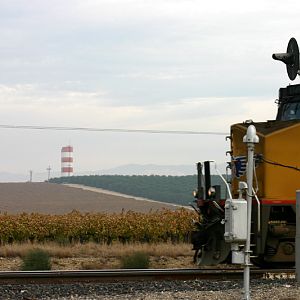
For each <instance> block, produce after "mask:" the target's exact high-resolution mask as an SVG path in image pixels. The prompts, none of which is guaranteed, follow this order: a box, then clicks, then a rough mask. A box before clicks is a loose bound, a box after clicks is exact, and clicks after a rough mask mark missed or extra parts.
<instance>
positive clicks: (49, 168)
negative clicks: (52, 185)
mask: <svg viewBox="0 0 300 300" xmlns="http://www.w3.org/2000/svg"><path fill="white" fill-rule="evenodd" d="M46 170H47V171H48V181H49V179H50V171H51V167H50V166H49V167H48V168H47V169H46Z"/></svg>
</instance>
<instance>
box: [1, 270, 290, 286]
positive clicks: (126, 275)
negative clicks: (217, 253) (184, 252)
mask: <svg viewBox="0 0 300 300" xmlns="http://www.w3.org/2000/svg"><path fill="white" fill-rule="evenodd" d="M242 277H243V269H147V270H144V269H126V270H124V269H123V270H80V271H71V270H70V271H22V272H19V271H5V272H0V284H7V283H9V284H14V283H15V284H20V283H35V284H42V283H58V284H59V283H76V282H114V281H142V280H143V281H146V280H148V281H155V280H193V279H203V280H232V279H242ZM294 277H295V270H294V269H252V270H251V278H271V279H273V278H294Z"/></svg>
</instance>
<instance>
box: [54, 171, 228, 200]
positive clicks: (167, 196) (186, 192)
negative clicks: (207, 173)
mask: <svg viewBox="0 0 300 300" xmlns="http://www.w3.org/2000/svg"><path fill="white" fill-rule="evenodd" d="M49 182H52V183H72V184H82V185H86V186H91V187H96V188H103V189H106V190H110V191H114V192H119V193H123V194H128V195H132V196H137V197H143V198H149V199H152V200H157V201H162V202H168V203H176V204H181V205H188V204H189V203H191V202H192V201H193V200H194V198H193V196H192V192H193V190H195V189H196V188H197V176H196V175H187V176H161V175H131V176H129V175H85V176H70V177H60V178H51V179H50V180H49ZM212 184H221V185H222V193H223V194H224V193H225V192H224V190H225V188H224V184H223V182H222V181H221V179H220V177H219V176H212Z"/></svg>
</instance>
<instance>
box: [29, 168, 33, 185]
mask: <svg viewBox="0 0 300 300" xmlns="http://www.w3.org/2000/svg"><path fill="white" fill-rule="evenodd" d="M29 182H32V170H29Z"/></svg>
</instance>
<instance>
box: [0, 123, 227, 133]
mask: <svg viewBox="0 0 300 300" xmlns="http://www.w3.org/2000/svg"><path fill="white" fill-rule="evenodd" d="M0 128H2V129H27V130H57V131H95V132H121V133H151V134H195V135H200V134H202V135H228V132H218V131H191V130H152V129H121V128H92V127H62V126H39V125H9V124H0Z"/></svg>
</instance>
